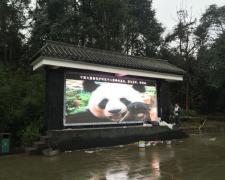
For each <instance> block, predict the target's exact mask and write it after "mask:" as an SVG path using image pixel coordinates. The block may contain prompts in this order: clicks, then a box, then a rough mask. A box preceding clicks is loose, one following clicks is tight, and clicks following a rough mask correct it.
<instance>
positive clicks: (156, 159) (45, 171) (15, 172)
mask: <svg viewBox="0 0 225 180" xmlns="http://www.w3.org/2000/svg"><path fill="white" fill-rule="evenodd" d="M0 179H1V180H31V179H32V180H83V179H90V180H104V179H107V180H118V179H122V180H126V179H144V180H145V179H146V180H148V179H150V180H151V179H152V180H158V179H160V180H161V179H162V180H164V179H165V180H166V179H168V180H170V179H174V180H180V179H184V180H186V179H187V180H192V179H196V180H198V179H199V180H201V179H204V180H214V179H215V180H220V179H221V180H224V179H225V134H224V133H220V134H202V135H191V136H190V138H188V139H183V140H176V141H165V142H147V143H146V148H138V146H137V144H130V145H125V146H117V147H110V148H101V149H88V150H79V151H74V152H65V153H62V154H60V155H59V156H55V157H50V158H49V157H43V156H26V155H13V156H2V157H0Z"/></svg>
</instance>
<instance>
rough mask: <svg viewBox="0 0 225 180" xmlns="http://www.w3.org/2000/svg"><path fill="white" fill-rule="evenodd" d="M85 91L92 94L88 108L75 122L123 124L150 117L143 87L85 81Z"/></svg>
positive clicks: (74, 117)
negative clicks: (142, 95)
mask: <svg viewBox="0 0 225 180" xmlns="http://www.w3.org/2000/svg"><path fill="white" fill-rule="evenodd" d="M83 89H84V90H85V91H88V92H90V93H91V96H90V99H89V102H88V108H87V110H86V111H85V112H82V113H79V114H76V115H73V118H72V119H73V122H79V121H80V122H86V121H89V122H91V121H92V122H121V121H127V120H144V119H145V118H148V117H149V114H148V112H149V105H147V104H145V103H144V101H143V99H142V97H141V92H145V88H144V86H143V85H133V86H131V85H127V84H119V83H102V84H96V83H95V82H94V81H84V82H83ZM69 119H71V118H69Z"/></svg>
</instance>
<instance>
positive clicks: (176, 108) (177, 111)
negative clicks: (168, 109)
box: [173, 103, 181, 127]
mask: <svg viewBox="0 0 225 180" xmlns="http://www.w3.org/2000/svg"><path fill="white" fill-rule="evenodd" d="M173 113H174V120H175V124H176V127H180V126H181V121H180V106H179V104H178V103H176V104H175V106H174V111H173Z"/></svg>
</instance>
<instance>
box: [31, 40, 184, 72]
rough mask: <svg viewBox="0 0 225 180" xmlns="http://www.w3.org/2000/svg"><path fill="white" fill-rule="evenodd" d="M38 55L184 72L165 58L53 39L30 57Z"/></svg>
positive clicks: (156, 70)
mask: <svg viewBox="0 0 225 180" xmlns="http://www.w3.org/2000/svg"><path fill="white" fill-rule="evenodd" d="M40 56H43V57H52V58H60V59H62V60H63V59H65V60H73V61H79V62H86V63H92V64H97V65H98V64H99V65H100V64H101V65H108V66H114V67H122V68H129V69H138V70H144V71H154V72H164V73H172V74H181V75H183V74H184V73H185V72H184V71H183V70H182V69H180V68H178V67H176V66H174V65H172V64H170V63H169V62H168V61H167V60H161V59H154V58H147V57H141V56H130V55H124V54H121V53H118V52H114V51H105V50H99V49H93V48H84V47H80V46H74V45H71V44H66V43H61V42H54V41H47V43H46V44H45V45H44V46H43V47H42V48H41V49H40V50H39V51H38V52H37V53H36V54H35V55H34V56H33V57H32V60H35V59H36V58H38V57H40Z"/></svg>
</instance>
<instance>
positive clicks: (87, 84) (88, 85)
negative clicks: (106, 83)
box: [83, 80, 99, 92]
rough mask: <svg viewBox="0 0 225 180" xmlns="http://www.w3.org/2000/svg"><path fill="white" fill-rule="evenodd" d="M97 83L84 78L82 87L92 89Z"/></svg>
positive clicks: (89, 90)
mask: <svg viewBox="0 0 225 180" xmlns="http://www.w3.org/2000/svg"><path fill="white" fill-rule="evenodd" d="M98 86H99V85H97V84H95V82H94V81H89V80H84V81H83V89H84V90H85V91H87V92H92V91H94V90H95V89H96V88H97V87H98Z"/></svg>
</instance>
